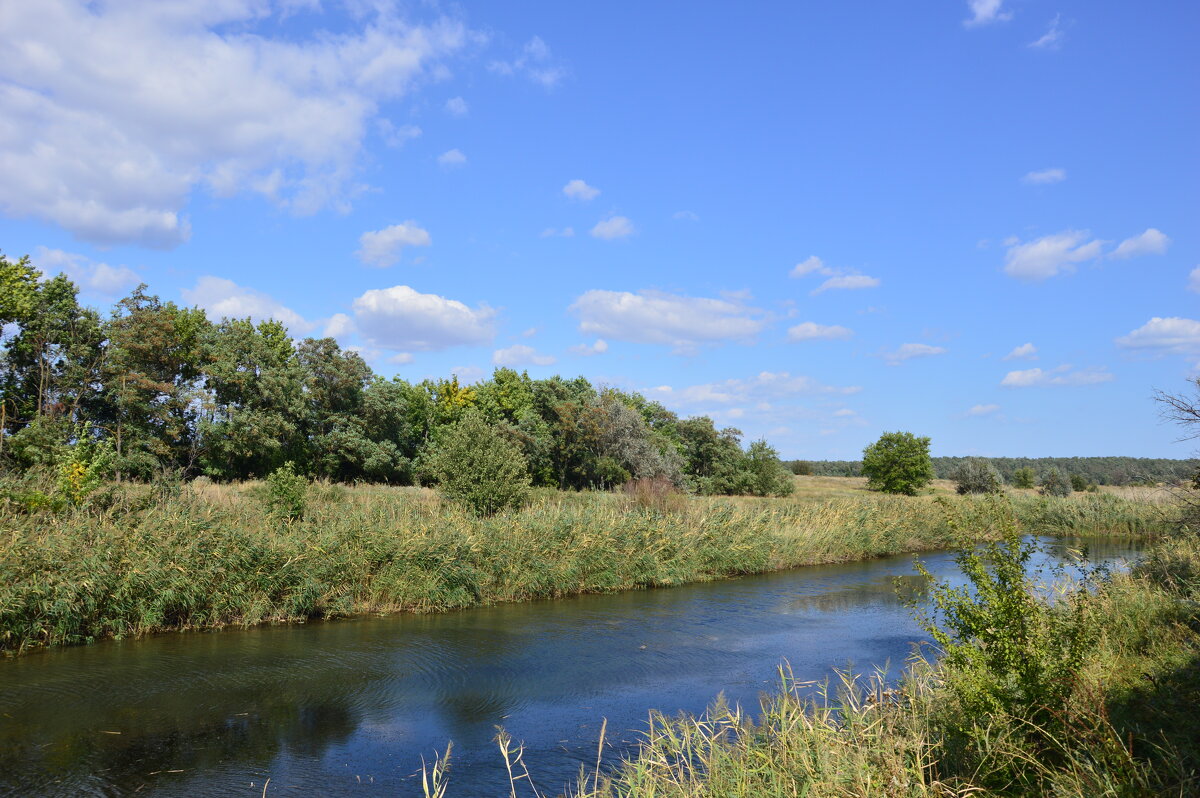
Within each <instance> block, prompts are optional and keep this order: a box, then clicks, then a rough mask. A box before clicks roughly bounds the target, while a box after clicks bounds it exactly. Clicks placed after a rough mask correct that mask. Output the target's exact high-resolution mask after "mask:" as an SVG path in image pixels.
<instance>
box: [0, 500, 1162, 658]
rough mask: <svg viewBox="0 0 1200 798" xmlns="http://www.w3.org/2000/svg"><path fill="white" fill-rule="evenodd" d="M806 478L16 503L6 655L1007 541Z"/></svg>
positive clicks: (937, 507)
mask: <svg viewBox="0 0 1200 798" xmlns="http://www.w3.org/2000/svg"><path fill="white" fill-rule="evenodd" d="M796 484H797V490H796V491H795V492H794V494H793V496H791V497H789V498H786V499H778V498H708V497H697V496H685V495H681V494H665V495H658V494H654V493H650V494H644V495H640V494H623V493H619V492H617V493H613V492H563V491H555V490H549V489H539V490H536V491H535V492H534V495H533V500H532V502H531V503H530V504H529V505H528V506H526V507H525V508H523V509H522V510H519V511H510V512H505V513H501V514H498V515H495V516H492V517H489V518H478V517H475V516H472V515H469V514H467V513H465V512H464V511H462V510H461V509H459V508H458V507H456V506H454V505H452V504H450V503H447V502H445V501H443V500H442V499H441V498H440V497H439V496H438V494H436V493H435V492H433V491H430V490H428V489H420V488H396V487H385V486H377V485H375V486H371V485H363V486H355V487H349V486H343V485H337V484H331V483H317V484H314V485H312V486H310V487H309V488H308V501H307V509H306V511H305V513H304V515H303V517H302V518H299V519H295V520H289V519H286V518H282V517H280V516H279V515H278V514H276V513H272V512H271V511H270V509H269V507H268V501H267V496H266V493H267V491H266V488H265V487H264V485H263V484H262V483H257V482H245V483H236V484H214V483H211V482H208V481H207V480H200V481H197V482H193V483H189V484H184V485H176V486H173V487H168V488H167V489H163V488H161V487H152V486H148V485H138V484H124V485H116V484H109V485H106V486H104V487H102V488H101V489H99V490H97V491H96V492H95V493H94V494H93V496H92V497H91V500H90V501H89V504H88V505H87V506H84V507H80V508H75V509H67V510H64V511H62V512H57V513H56V512H50V511H36V512H32V513H31V512H28V511H27V509H24V508H20V507H18V506H16V505H15V504H13V503H12V502H8V503H5V504H3V506H2V507H0V530H2V532H0V648H2V649H3V651H5V652H6V653H9V654H17V653H22V652H26V651H29V650H31V649H34V648H38V647H43V646H55V645H64V644H79V643H89V642H92V641H95V640H98V639H103V638H109V637H127V636H133V635H141V634H147V633H154V632H162V631H169V630H187V629H206V628H214V627H221V626H227V625H235V626H250V625H254V624H259V623H274V622H297V621H306V620H311V619H317V618H336V617H342V616H349V615H355V614H363V613H391V612H403V611H410V612H434V611H443V610H453V609H459V608H464V607H470V606H475V605H479V604H488V603H495V602H509V601H526V600H532V599H550V598H556V597H560V596H566V595H572V594H578V593H589V592H611V591H620V590H634V589H645V588H657V587H667V586H671V585H678V584H683V583H687V582H694V581H700V580H707V579H716V578H722V577H732V576H737V575H740V574H750V573H762V572H767V571H772V570H778V569H784V568H792V567H797V566H801V565H808V564H815V563H831V562H844V561H850V560H861V559H867V558H872V557H879V556H885V555H890V554H898V553H903V552H917V551H927V550H934V549H945V548H950V547H953V546H956V545H960V544H963V543H965V542H976V541H981V540H989V539H994V538H995V537H996V536H997V535H998V534H999V532H998V531H997V530H998V529H999V528H1000V525H1001V522H1002V517H1003V516H1005V514H1006V513H1007V510H1004V511H999V512H998V510H997V507H998V506H999V505H997V504H996V502H995V501H993V500H989V499H985V498H978V497H959V496H954V495H953V494H952V493H951V492H950V491H949V490H948V488H947V486H946V485H945V484H938V485H935V486H934V487H933V489H932V491H930V492H929V493H928V495H923V496H919V497H914V498H908V497H895V496H884V495H881V494H877V493H872V492H869V491H867V490H866V489H865V487H864V485H863V483H862V481H861V480H855V479H851V478H834V477H796ZM1004 506H1005V507H1008V506H1011V508H1012V511H1013V513H1015V516H1016V518H1017V519H1018V520H1019V523H1020V524H1021V527H1022V529H1023V530H1024V531H1026V532H1030V533H1042V534H1084V533H1086V534H1101V535H1103V534H1110V535H1115V536H1121V537H1153V536H1156V535H1158V534H1161V533H1162V532H1163V531H1165V530H1166V529H1167V528H1168V526H1169V522H1170V513H1171V509H1170V504H1169V503H1167V502H1165V500H1163V499H1162V497H1160V496H1158V495H1157V494H1153V493H1150V492H1148V491H1143V492H1142V493H1140V494H1127V495H1118V494H1116V493H1112V492H1102V493H1082V494H1076V495H1074V496H1072V497H1070V498H1065V499H1059V498H1048V497H1041V496H1038V495H1036V494H1033V493H1031V492H1030V493H1025V492H1021V491H1013V492H1011V494H1010V497H1009V502H1007V503H1004ZM951 520H953V521H954V522H955V523H954V524H952V523H951ZM956 527H957V529H956ZM958 529H961V530H970V532H969V533H964V532H960V531H957V530H958Z"/></svg>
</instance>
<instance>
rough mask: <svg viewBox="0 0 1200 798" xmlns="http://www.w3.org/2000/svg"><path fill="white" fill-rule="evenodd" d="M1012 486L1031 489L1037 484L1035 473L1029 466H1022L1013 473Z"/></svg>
mask: <svg viewBox="0 0 1200 798" xmlns="http://www.w3.org/2000/svg"><path fill="white" fill-rule="evenodd" d="M1012 484H1013V487H1014V488H1032V487H1033V486H1035V485H1036V484H1037V472H1036V471H1034V470H1033V469H1032V468H1030V467H1029V466H1022V467H1021V468H1018V469H1017V470H1016V471H1014V472H1013V475H1012Z"/></svg>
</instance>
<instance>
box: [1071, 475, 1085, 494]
mask: <svg viewBox="0 0 1200 798" xmlns="http://www.w3.org/2000/svg"><path fill="white" fill-rule="evenodd" d="M1087 489H1088V481H1087V477H1085V476H1083V475H1082V474H1072V475H1071V490H1074V491H1085V490H1087Z"/></svg>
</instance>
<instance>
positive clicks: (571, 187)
mask: <svg viewBox="0 0 1200 798" xmlns="http://www.w3.org/2000/svg"><path fill="white" fill-rule="evenodd" d="M562 193H563V194H565V195H567V196H568V197H570V198H571V199H575V200H581V201H583V202H587V201H588V200H592V199H595V198H596V197H597V196H599V194H600V189H598V188H596V187H595V186H589V185H588V184H587V183H585V182H584V181H582V180H571V181H570V182H568V183H567V184H566V185H565V186H563V190H562Z"/></svg>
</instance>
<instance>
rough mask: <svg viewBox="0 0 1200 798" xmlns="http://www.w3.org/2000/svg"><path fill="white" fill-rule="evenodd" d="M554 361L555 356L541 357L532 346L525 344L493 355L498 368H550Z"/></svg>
mask: <svg viewBox="0 0 1200 798" xmlns="http://www.w3.org/2000/svg"><path fill="white" fill-rule="evenodd" d="M554 360H555V358H554V356H553V355H539V354H538V353H537V350H535V349H534V348H533V347H532V346H526V345H525V344H513V345H512V346H510V347H508V348H507V349H497V350H496V351H495V352H493V353H492V363H493V364H494V365H497V366H529V365H534V366H549V365H551V364H553V363H554Z"/></svg>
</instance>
